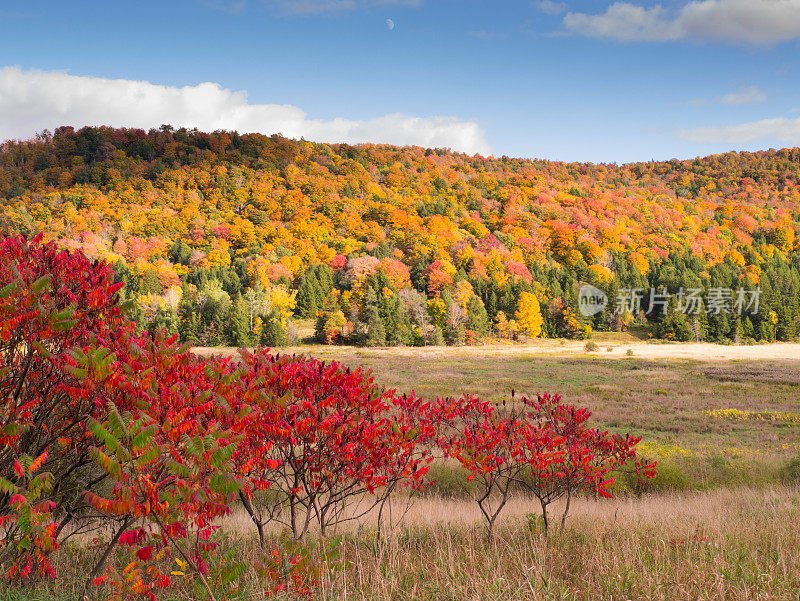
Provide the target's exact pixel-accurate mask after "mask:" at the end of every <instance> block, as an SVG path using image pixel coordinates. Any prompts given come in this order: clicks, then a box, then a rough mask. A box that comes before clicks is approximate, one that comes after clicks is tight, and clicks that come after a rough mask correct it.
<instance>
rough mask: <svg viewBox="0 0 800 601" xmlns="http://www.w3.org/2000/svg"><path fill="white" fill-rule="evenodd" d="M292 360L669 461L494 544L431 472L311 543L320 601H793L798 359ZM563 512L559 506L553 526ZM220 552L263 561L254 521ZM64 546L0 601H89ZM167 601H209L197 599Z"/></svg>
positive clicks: (445, 470)
mask: <svg viewBox="0 0 800 601" xmlns="http://www.w3.org/2000/svg"><path fill="white" fill-rule="evenodd" d="M607 344H608V345H618V342H617V343H614V342H613V341H608V343H607ZM621 348H622V350H624V348H625V347H624V346H623V347H621ZM287 350H288V352H304V353H306V354H311V355H315V356H317V357H320V358H324V359H326V360H333V359H336V360H338V361H341V362H343V363H345V364H347V365H350V366H353V367H356V366H364V367H365V368H367V369H369V370H371V371H372V372H373V375H374V377H375V379H376V381H378V382H379V383H381V384H383V385H385V386H386V387H388V388H396V389H398V390H399V391H401V392H411V391H412V390H414V391H415V392H417V393H418V394H421V395H423V396H434V395H458V394H461V393H467V392H469V393H475V394H478V395H480V396H482V397H484V398H488V399H494V400H496V401H498V402H499V401H502V400H503V399H509V398H510V394H511V390H512V389H513V390H514V391H515V394H516V395H523V394H526V395H533V394H536V393H537V392H558V393H560V394H562V395H563V396H564V397H565V398H567V399H568V400H569V401H570V402H574V403H575V404H577V405H583V406H587V407H589V408H590V409H591V410H592V411H593V412H594V416H593V419H594V421H595V423H596V424H597V425H601V426H603V427H607V428H609V429H613V430H619V431H631V432H633V433H635V434H637V435H641V436H642V437H643V443H642V445H641V452H642V453H643V454H644V455H646V456H647V457H650V458H654V459H657V460H658V461H659V475H658V476H657V478H656V479H655V480H654V481H653V482H651V483H650V484H649V486H648V488H647V489H646V490H645V491H643V492H642V491H636V493H637V494H634V491H633V490H632V489H631V488H630V487H629V486H628V485H629V484H630V483H629V482H626V481H625V479H623V478H620V479H619V481H618V483H617V484H616V485H615V492H616V497H615V498H614V499H611V500H595V499H575V500H574V501H573V503H572V509H571V512H570V517H569V519H568V520H567V522H566V526H565V527H564V528H563V529H561V528H558V527H556V528H554V529H552V530H551V533H550V535H549V536H547V537H545V535H544V533H543V531H542V528H541V522H540V520H539V519H538V518H537V516H538V504H536V503H534V502H533V501H532V500H531V499H528V498H526V497H525V496H523V495H522V494H519V495H516V496H513V497H512V499H511V501H510V502H509V504H508V506H507V508H506V509H505V511H504V514H503V518H502V521H501V523H500V527H499V530H498V532H497V534H496V536H495V538H494V539H493V540H491V541H490V540H487V537H486V531H485V528H484V526H483V523H482V521H481V516H480V513H479V510H478V508H477V506H476V504H475V503H474V502H473V501H472V500H471V499H470V492H471V491H470V486H471V485H470V483H469V482H467V481H466V478H465V477H464V474H462V473H461V472H460V470H459V469H457V468H456V467H454V466H452V465H434V467H433V469H432V470H431V474H432V475H433V476H434V477H435V478H436V479H437V482H436V483H435V484H434V485H433V486H431V487H430V489H429V490H428V491H426V492H425V493H424V494H422V495H420V496H419V497H418V498H415V499H404V498H398V499H397V500H396V501H393V503H394V506H393V508H392V512H391V513H390V515H389V517H388V518H386V517H385V516H384V520H383V521H382V522H381V530H380V531H378V529H377V525H378V523H377V520H376V517H375V515H374V514H373V515H370V516H367V518H365V519H364V520H363V521H362V522H361V523H359V524H358V525H351V526H349V527H346V528H345V529H344V530H342V531H340V532H339V533H337V534H336V535H335V536H332V537H328V538H327V539H325V540H320V539H319V538H318V537H316V536H312V537H311V538H310V539H309V541H308V543H307V547H306V550H307V552H308V554H309V557H310V558H311V562H310V566H312V567H311V568H309V569H310V572H311V575H312V576H314V577H315V578H316V579H318V582H319V586H318V588H317V589H316V592H315V593H314V596H315V597H314V598H319V599H324V600H334V599H345V600H346V599H353V600H356V599H357V600H364V601H366V600H386V601H390V600H392V601H394V600H398V601H399V600H452V601H455V600H481V601H482V600H497V601H501V600H503V601H505V600H508V599H570V600H590V599H653V600H656V599H659V600H671V599H687V600H688V599H692V600H695V599H715V600H723V599H724V600H746V599H747V600H749V599H800V553H798V551H799V550H800V529H798V528H797V527H796V526H797V524H798V523H799V522H800V489H798V488H797V486H798V477H800V466H799V465H798V464H794V467H793V468H792V467H790V465H791V461H792V460H793V459H795V458H796V457H798V455H800V360H797V359H784V360H775V359H764V360H750V361H748V360H729V361H711V360H703V359H679V360H666V359H648V358H643V357H638V356H637V355H636V354H634V355H633V356H628V355H627V354H626V353H625V354H623V353H622V352H621V351H620V348H616V346H615V350H616V353H614V352H611V351H608V350H607V347H606V343H603V344H602V345H601V347H600V349H599V351H597V352H594V353H591V354H589V353H583V352H577V353H569V354H566V353H564V352H562V351H561V349H560V347H559V345H558V343H553V344H552V345H551V346H550V347H548V348H546V349H545V351H544V352H536V353H532V352H529V351H526V350H525V349H524V348H516V347H509V348H506V349H503V348H481V347H477V348H465V349H446V350H445V349H433V348H429V349H355V348H346V347H341V348H337V347H317V346H304V347H299V348H293V349H287ZM197 352H199V353H202V354H205V353H209V352H215V353H217V352H223V353H230V354H233V353H235V352H236V351H235V350H234V349H225V350H220V349H213V350H212V349H198V350H197ZM612 355H614V356H613V357H612ZM412 501H413V502H412ZM561 509H562V507H561V506H559V505H558V504H556V505H555V507H554V509H553V510H552V511H553V512H554V513H553V514H552V515H555V516H557V517H558V516H560V511H561ZM555 521H558V520H555ZM220 536H221V537H223V538H225V539H228V542H229V543H232V544H231V545H230V547H231V548H233V549H234V550H235V554H236V555H238V556H240V557H245V558H248V559H250V560H252V559H254V558H256V556H257V555H258V545H257V542H256V540H255V538H254V535H253V531H252V529H250V528H249V524H248V523H247V517H246V514H245V513H244V512H243V511H240V512H237V513H234V515H232V516H229V517H228V518H226V519H225V520H224V522H223V526H222V529H221V533H220ZM270 536H272V537H275V539H276V540H277V537H278V536H279V533H278V532H277V531H273V532H272V533H271V534H270ZM71 544H72V545H73V546H72V547H71V548H70V552H69V553H61V554H59V555H58V565H57V570H58V571H59V573H60V574H61V575H62V578H60V579H59V580H58V581H56V582H54V583H49V584H42V585H40V586H39V587H38V588H35V589H24V590H23V589H5V590H2V589H0V601H23V600H26V601H29V600H30V601H55V600H59V601H62V600H63V601H66V600H68V599H76V598H80V596H79V595H80V594H81V593H80V591H81V584H82V582H83V578H84V571H85V566H87V565H90V561H91V558H92V557H93V556H94V555H93V554H94V551H93V548H92V544H91V541H90V540H88V539H87V540H82V541H81V540H78V541H74V542H73V543H71ZM114 561H115V562H116V564H117V567H118V569H120V570H123V569H124V567H125V564H126V562H127V561H129V558H128V557H127V556H125V555H124V553H120V554H118V555H117V556H116V557H115V558H114ZM195 584H196V583H195ZM159 598H162V597H159ZM163 598H164V599H174V600H175V601H178V600H185V599H195V598H203V597H201V596H200V594H199V593H198V591H197V589H196V588H193V584H192V583H189V582H186V583H179V584H178V586H176V587H172V588H171V589H170V590H169V592H168V594H167V595H165V596H163ZM227 598H228V599H242V600H244V599H248V600H255V599H262V598H264V583H263V582H262V581H260V580H258V578H257V577H256V576H255V575H254V574H245V575H244V576H242V578H241V581H240V589H239V592H238V593H236V594H235V595H234V596H233V597H227Z"/></svg>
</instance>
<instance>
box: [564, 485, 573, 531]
mask: <svg viewBox="0 0 800 601" xmlns="http://www.w3.org/2000/svg"><path fill="white" fill-rule="evenodd" d="M571 499H572V489H570V488H568V489H567V506H566V507H564V515H562V516H561V530H564V524H565V523H566V521H567V514H568V513H569V502H570V500H571Z"/></svg>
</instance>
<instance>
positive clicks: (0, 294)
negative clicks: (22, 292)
mask: <svg viewBox="0 0 800 601" xmlns="http://www.w3.org/2000/svg"><path fill="white" fill-rule="evenodd" d="M18 287H19V282H11V283H10V284H6V285H5V286H3V287H2V288H0V298H8V297H9V296H11V294H13V293H14V292H16V290H17V288H18Z"/></svg>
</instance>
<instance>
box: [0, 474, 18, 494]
mask: <svg viewBox="0 0 800 601" xmlns="http://www.w3.org/2000/svg"><path fill="white" fill-rule="evenodd" d="M19 491H20V488H19V486H17V485H16V484H13V483H12V482H9V481H8V480H6V479H5V478H3V477H2V476H0V492H2V493H4V494H6V495H8V496H9V497H10V496H12V495H15V494H17V493H18V492H19Z"/></svg>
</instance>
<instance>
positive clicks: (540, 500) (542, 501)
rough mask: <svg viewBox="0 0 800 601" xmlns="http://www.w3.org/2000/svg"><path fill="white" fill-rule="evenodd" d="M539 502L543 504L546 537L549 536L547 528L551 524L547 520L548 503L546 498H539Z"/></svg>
mask: <svg viewBox="0 0 800 601" xmlns="http://www.w3.org/2000/svg"><path fill="white" fill-rule="evenodd" d="M539 502H540V503H541V504H542V519H543V520H544V537H545V538H547V528H548V526H549V524H548V522H547V503H545V502H544V499H539Z"/></svg>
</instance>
